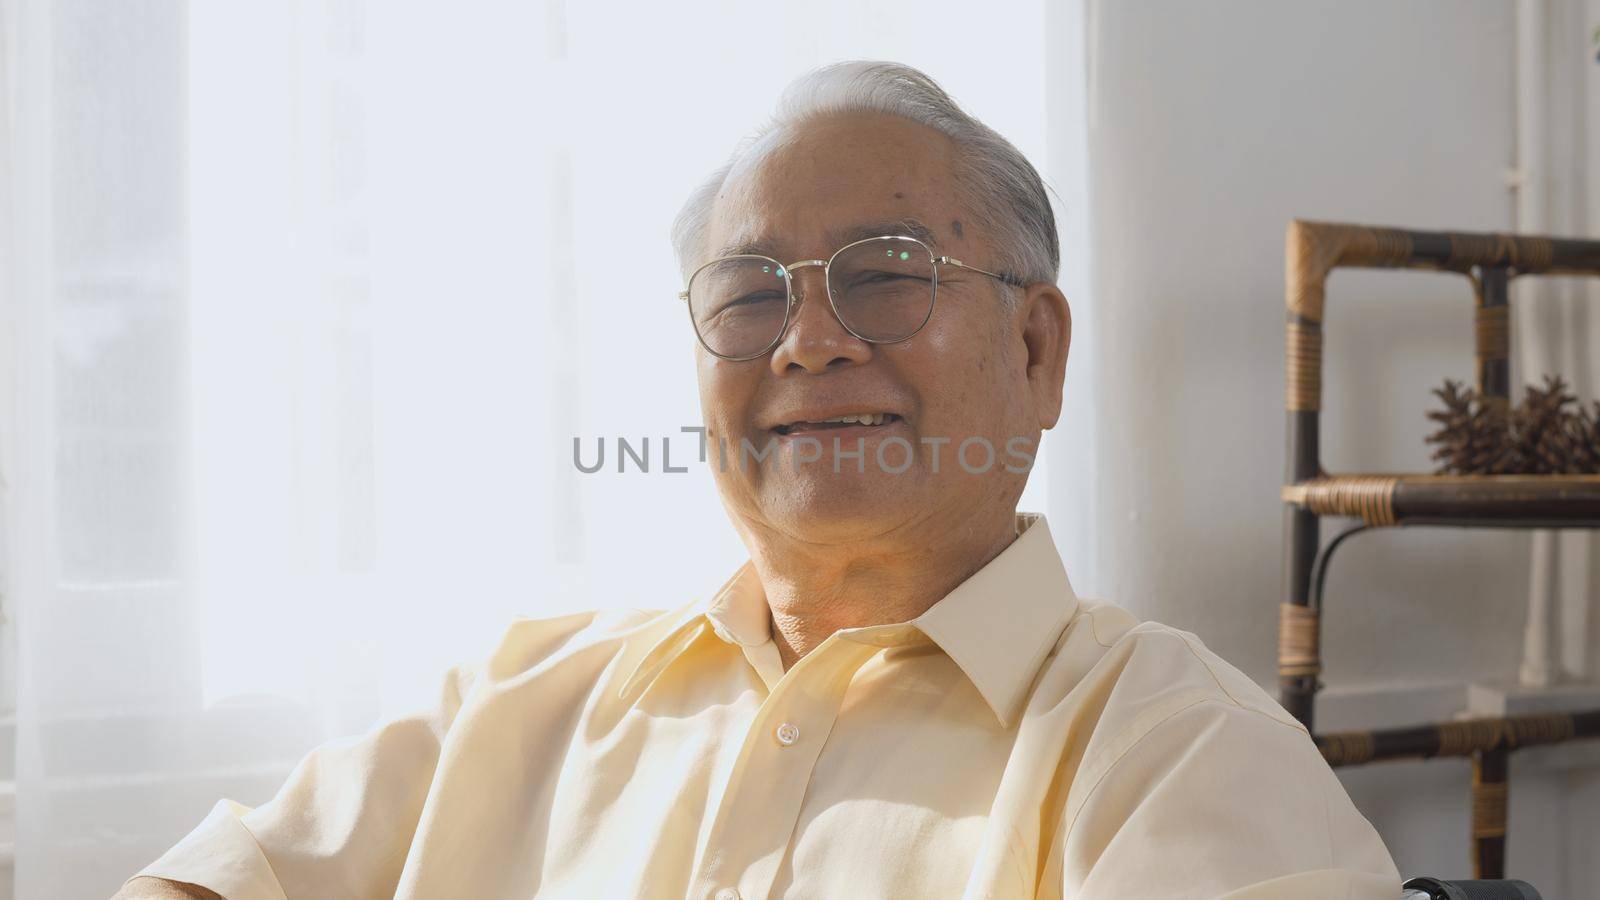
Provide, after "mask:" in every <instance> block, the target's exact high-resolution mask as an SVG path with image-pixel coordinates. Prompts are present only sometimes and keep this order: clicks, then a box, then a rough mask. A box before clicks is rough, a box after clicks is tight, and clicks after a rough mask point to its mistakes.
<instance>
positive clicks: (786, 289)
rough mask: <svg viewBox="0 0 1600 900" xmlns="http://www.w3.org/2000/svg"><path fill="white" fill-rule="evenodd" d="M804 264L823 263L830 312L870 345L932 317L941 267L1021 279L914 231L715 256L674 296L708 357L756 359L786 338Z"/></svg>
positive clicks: (895, 338)
mask: <svg viewBox="0 0 1600 900" xmlns="http://www.w3.org/2000/svg"><path fill="white" fill-rule="evenodd" d="M807 266H822V271H823V278H824V280H825V281H826V282H827V285H828V305H829V306H830V307H832V309H833V315H834V318H836V319H838V320H839V324H840V325H843V326H844V329H845V330H846V331H848V332H850V334H852V335H854V336H855V337H857V338H859V339H861V340H863V341H866V342H868V343H872V344H893V343H897V342H899V341H903V340H905V339H906V338H909V337H911V336H912V335H914V334H916V333H917V332H918V331H921V330H922V326H924V325H926V324H927V323H928V320H929V319H930V318H932V317H933V302H934V299H935V298H936V297H937V296H938V293H939V269H940V267H941V266H954V267H956V268H961V269H969V270H971V271H973V272H977V273H979V274H981V275H988V276H989V277H990V278H997V279H999V280H1000V281H1003V282H1005V283H1006V284H1010V285H1016V286H1019V287H1020V286H1022V285H1023V284H1024V283H1025V282H1023V280H1022V279H1021V278H1018V277H1017V276H1015V275H1003V274H1001V273H999V272H990V271H988V270H986V269H980V268H978V267H977V266H969V265H967V264H966V263H964V262H962V261H961V260H959V259H952V258H951V257H948V256H934V255H933V251H932V250H931V249H929V248H928V245H927V244H924V243H923V242H922V241H919V240H917V239H916V238H913V237H905V236H902V235H884V236H882V237H873V238H867V239H866V240H861V241H856V242H855V243H852V244H846V245H845V246H843V247H841V248H839V250H838V252H836V253H834V254H833V256H831V257H829V258H827V259H806V260H801V261H800V262H796V263H791V264H789V265H787V266H786V265H784V264H782V263H780V262H778V261H777V260H775V259H773V258H771V257H769V256H758V255H754V254H740V255H738V256H724V257H721V258H720V259H714V260H712V261H710V262H708V263H706V264H705V265H703V266H701V267H700V268H698V269H695V270H694V274H692V275H690V276H689V287H688V288H687V289H686V290H684V291H681V292H680V293H679V294H678V299H680V300H683V301H685V302H686V304H687V306H688V307H689V319H690V321H691V322H693V323H694V333H695V335H696V336H697V337H699V338H700V343H701V345H703V346H704V347H705V348H706V350H708V351H710V353H711V354H712V355H713V356H718V357H721V358H722V359H727V360H735V361H737V360H747V359H755V358H756V357H758V356H763V355H765V354H766V353H767V351H769V350H771V349H772V348H773V347H776V346H777V345H778V342H779V341H780V340H782V339H783V334H784V332H785V331H787V330H788V328H789V322H790V320H791V319H792V318H793V317H794V310H795V309H796V308H798V307H799V305H800V304H799V302H798V301H797V300H796V297H795V291H794V273H795V271H796V270H798V269H803V268H805V267H807Z"/></svg>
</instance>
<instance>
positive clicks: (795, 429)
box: [772, 412, 900, 434]
mask: <svg viewBox="0 0 1600 900" xmlns="http://www.w3.org/2000/svg"><path fill="white" fill-rule="evenodd" d="M898 421H900V417H899V416H897V415H895V414H894V413H882V412H864V413H850V414H848V415H843V416H834V417H833V418H831V419H823V420H821V421H817V422H810V421H799V422H789V423H787V424H784V425H779V426H777V427H775V428H773V429H772V430H773V431H776V432H777V433H778V434H803V433H805V432H808V431H835V430H838V429H840V428H852V427H859V426H866V427H868V428H882V427H883V426H885V425H890V424H892V423H894V422H898Z"/></svg>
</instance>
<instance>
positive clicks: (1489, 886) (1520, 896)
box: [1401, 877, 1540, 900]
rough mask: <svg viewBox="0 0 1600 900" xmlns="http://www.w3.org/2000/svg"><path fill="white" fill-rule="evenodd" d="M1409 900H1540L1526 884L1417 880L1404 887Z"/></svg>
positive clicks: (1521, 882) (1537, 893) (1534, 891)
mask: <svg viewBox="0 0 1600 900" xmlns="http://www.w3.org/2000/svg"><path fill="white" fill-rule="evenodd" d="M1401 887H1402V888H1403V889H1404V890H1405V894H1404V895H1403V896H1404V897H1405V900H1540V897H1539V892H1538V891H1536V890H1534V889H1533V885H1531V884H1529V883H1527V882H1526V881H1445V880H1443V879H1440V878H1426V877H1424V878H1413V879H1411V880H1409V881H1407V882H1406V883H1405V884H1403V885H1401Z"/></svg>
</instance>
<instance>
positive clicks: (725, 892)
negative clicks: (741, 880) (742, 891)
mask: <svg viewBox="0 0 1600 900" xmlns="http://www.w3.org/2000/svg"><path fill="white" fill-rule="evenodd" d="M717 900H739V890H738V888H723V889H722V890H720V891H717Z"/></svg>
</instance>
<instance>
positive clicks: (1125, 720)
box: [1034, 600, 1304, 744]
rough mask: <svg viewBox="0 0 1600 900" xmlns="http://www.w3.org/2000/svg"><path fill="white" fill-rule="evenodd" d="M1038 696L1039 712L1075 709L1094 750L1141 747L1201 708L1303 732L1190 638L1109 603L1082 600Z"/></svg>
mask: <svg viewBox="0 0 1600 900" xmlns="http://www.w3.org/2000/svg"><path fill="white" fill-rule="evenodd" d="M1052 684H1053V685H1054V687H1053V688H1052ZM1040 689H1041V691H1043V692H1044V696H1042V697H1035V701H1036V702H1035V704H1034V706H1035V708H1036V709H1038V710H1039V711H1041V712H1043V711H1045V710H1048V709H1052V708H1056V707H1067V708H1070V709H1071V711H1072V714H1073V718H1074V719H1076V720H1078V722H1079V723H1080V725H1085V724H1091V725H1092V727H1091V732H1092V733H1093V734H1094V736H1095V743H1106V744H1126V743H1127V742H1128V741H1130V740H1137V739H1138V737H1139V736H1140V734H1141V733H1144V732H1148V731H1149V730H1150V729H1152V728H1154V727H1155V726H1156V725H1158V724H1160V723H1161V722H1162V721H1163V720H1165V719H1166V718H1168V717H1170V716H1172V715H1174V714H1176V713H1178V712H1180V711H1181V710H1183V709H1185V708H1186V707H1190V706H1193V705H1195V704H1199V703H1211V704H1219V705H1221V706H1225V707H1230V708H1232V709H1234V710H1237V711H1238V712H1241V713H1252V714H1256V715H1260V716H1264V717H1266V718H1268V719H1270V720H1272V721H1274V722H1277V723H1278V724H1280V725H1282V726H1284V727H1286V728H1292V729H1299V730H1301V731H1304V727H1303V726H1301V724H1300V723H1299V722H1298V721H1297V720H1295V718H1294V717H1293V716H1291V715H1289V713H1288V712H1287V711H1286V710H1285V709H1284V708H1283V707H1282V706H1280V705H1278V703H1277V701H1275V700H1274V699H1273V698H1272V697H1271V696H1269V695H1268V694H1267V692H1266V691H1264V690H1262V688H1261V687H1260V686H1259V685H1257V684H1256V683H1255V682H1254V681H1251V680H1250V678H1249V677H1248V676H1247V675H1245V674H1244V673H1243V672H1241V671H1239V669H1238V668H1236V667H1235V666H1233V665H1232V664H1230V663H1229V662H1227V661H1226V660H1224V659H1223V658H1222V657H1220V656H1218V655H1217V654H1216V653H1214V652H1212V650H1211V649H1210V648H1208V647H1207V646H1206V645H1205V643H1204V642H1203V641H1201V640H1200V638H1199V637H1197V636H1196V635H1194V634H1193V633H1191V632H1188V631H1183V630H1181V629H1178V628H1174V627H1172V626H1169V625H1164V624H1161V623H1159V622H1146V621H1140V620H1139V619H1138V618H1137V617H1135V616H1134V615H1132V614H1131V613H1129V612H1128V611H1127V610H1125V609H1122V608H1121V607H1119V606H1117V605H1115V604H1112V603H1108V602H1105V601H1096V600H1084V601H1082V603H1081V605H1080V607H1079V610H1078V612H1077V614H1076V615H1075V616H1074V617H1073V619H1072V620H1071V622H1069V623H1068V625H1067V628H1066V629H1065V630H1064V631H1063V633H1062V636H1061V638H1060V640H1059V641H1058V642H1057V646H1056V652H1055V654H1054V656H1053V658H1052V661H1051V664H1050V666H1049V671H1047V672H1046V673H1045V674H1044V675H1043V676H1041V679H1040ZM1085 720H1092V723H1091V722H1086V721H1085Z"/></svg>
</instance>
